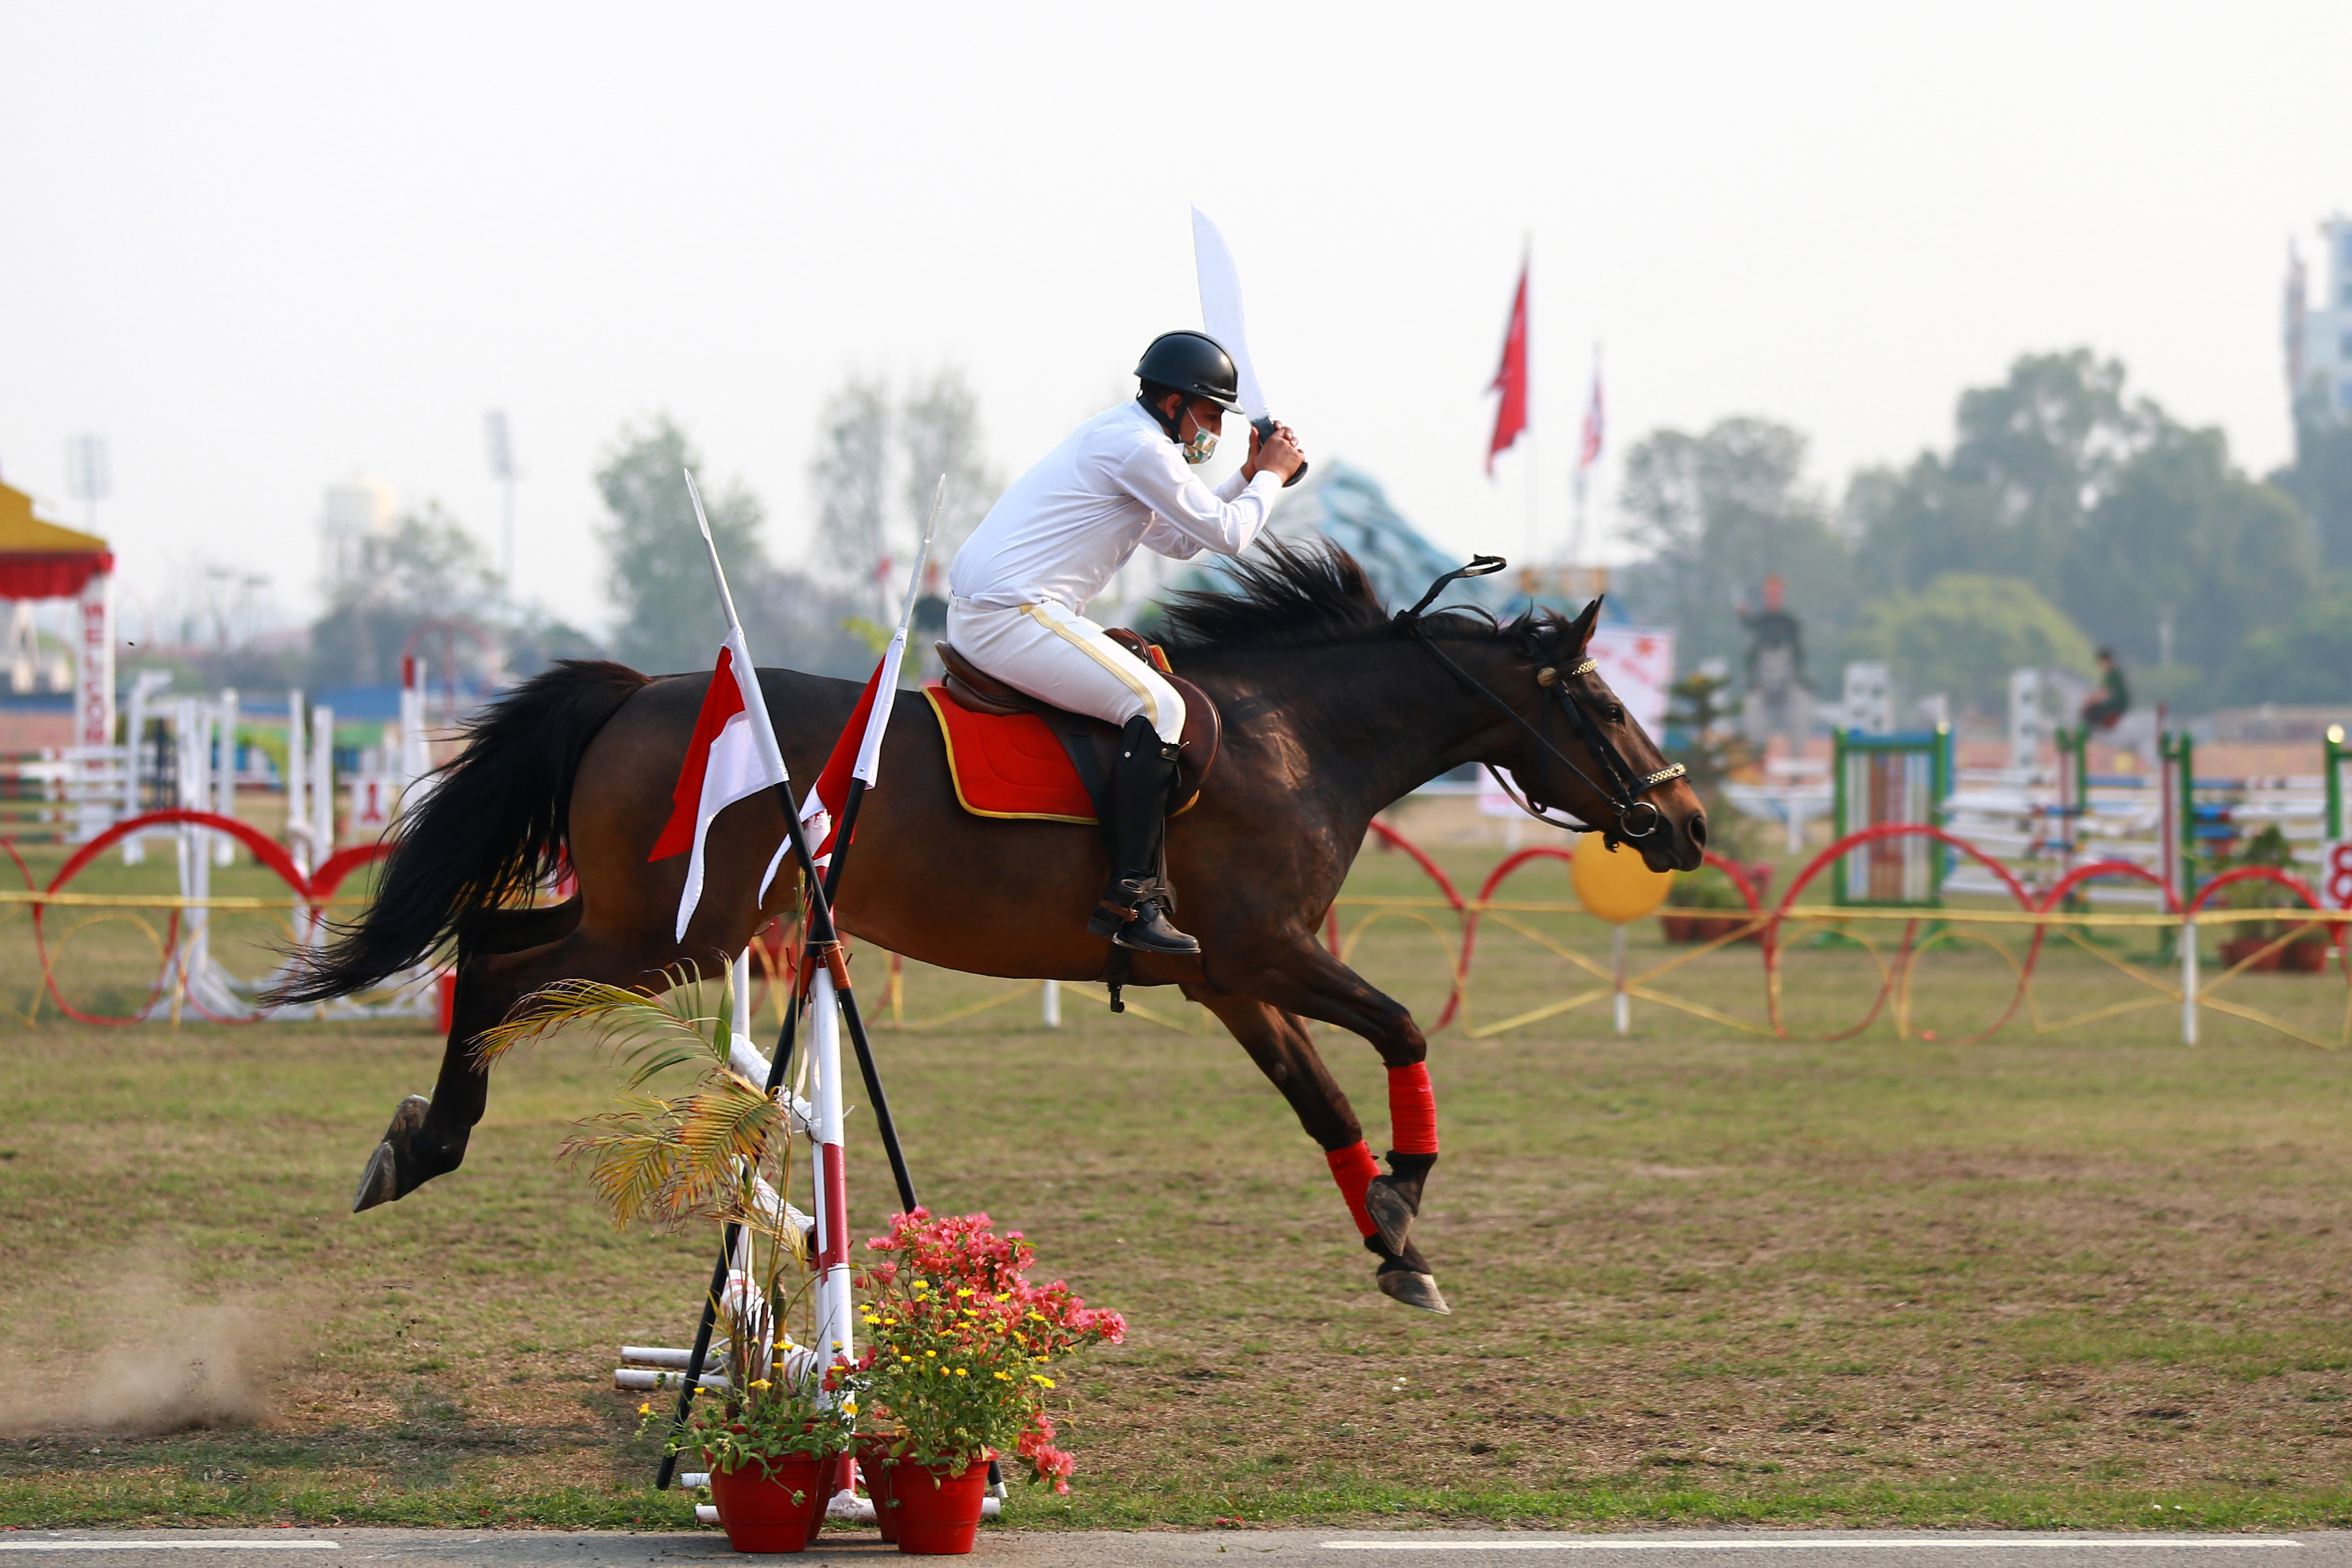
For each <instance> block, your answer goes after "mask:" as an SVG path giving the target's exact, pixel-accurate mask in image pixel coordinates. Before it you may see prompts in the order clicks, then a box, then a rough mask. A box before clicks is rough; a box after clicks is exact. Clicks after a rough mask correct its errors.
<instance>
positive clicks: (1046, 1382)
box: [1029, 1372, 1054, 1388]
mask: <svg viewBox="0 0 2352 1568" xmlns="http://www.w3.org/2000/svg"><path fill="white" fill-rule="evenodd" d="M1029 1381H1030V1382H1032V1383H1034V1384H1037V1386H1039V1387H1040V1388H1051V1387H1053V1386H1054V1380H1053V1379H1052V1378H1050V1377H1047V1376H1046V1375H1045V1373H1039V1372H1033V1373H1030V1374H1029Z"/></svg>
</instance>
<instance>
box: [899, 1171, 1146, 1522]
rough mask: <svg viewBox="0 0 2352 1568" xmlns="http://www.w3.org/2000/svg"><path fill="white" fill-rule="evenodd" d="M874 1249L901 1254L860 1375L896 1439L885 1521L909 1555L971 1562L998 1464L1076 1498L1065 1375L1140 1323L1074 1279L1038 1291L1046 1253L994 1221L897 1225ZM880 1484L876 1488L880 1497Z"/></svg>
mask: <svg viewBox="0 0 2352 1568" xmlns="http://www.w3.org/2000/svg"><path fill="white" fill-rule="evenodd" d="M866 1247H868V1248H869V1249H871V1250H873V1251H876V1252H881V1253H887V1254H890V1255H891V1256H890V1257H888V1258H885V1259H883V1260H881V1261H878V1262H877V1263H875V1264H874V1265H873V1266H871V1267H870V1268H868V1269H867V1270H866V1306H865V1309H864V1312H863V1317H864V1320H865V1329H866V1338H867V1348H866V1352H865V1354H864V1355H863V1357H862V1358H861V1359H860V1360H859V1362H858V1363H857V1372H856V1375H855V1377H854V1378H853V1380H852V1381H853V1383H854V1384H855V1386H856V1389H857V1391H858V1394H859V1396H860V1400H861V1403H862V1404H863V1405H864V1407H865V1408H866V1411H867V1412H868V1413H869V1415H870V1417H871V1418H873V1419H874V1420H875V1421H876V1422H877V1424H878V1425H880V1426H883V1427H884V1428H886V1429H887V1432H888V1434H889V1436H887V1439H884V1440H880V1441H878V1442H877V1443H876V1444H875V1450H874V1457H875V1458H879V1459H880V1460H881V1461H882V1464H881V1466H880V1469H881V1473H882V1476H883V1483H882V1488H881V1489H879V1490H877V1491H876V1492H875V1498H876V1510H877V1513H879V1512H882V1511H884V1510H888V1511H889V1512H890V1513H891V1514H892V1516H893V1518H894V1524H895V1533H896V1535H897V1538H898V1549H899V1550H900V1551H901V1552H920V1553H927V1554H947V1553H954V1552H970V1551H971V1549H972V1543H973V1540H974V1537H975V1535H976V1533H977V1531H978V1528H979V1524H980V1514H981V1501H982V1495H983V1492H984V1489H985V1488H986V1485H987V1478H988V1461H989V1460H990V1459H991V1458H994V1457H996V1455H997V1454H998V1453H999V1452H1000V1451H1001V1450H1003V1449H1007V1448H1010V1449H1012V1450H1013V1451H1014V1452H1016V1453H1017V1454H1019V1455H1020V1457H1021V1458H1024V1459H1025V1460H1027V1461H1028V1462H1029V1465H1030V1467H1031V1469H1032V1472H1033V1479H1036V1480H1041V1481H1044V1480H1050V1481H1051V1482H1052V1483H1053V1485H1054V1489H1055V1490H1056V1491H1059V1492H1066V1491H1068V1490H1069V1476H1070V1472H1071V1469H1072V1468H1073V1466H1072V1461H1071V1458H1070V1456H1069V1455H1068V1454H1067V1453H1066V1452H1064V1451H1063V1450H1062V1449H1060V1448H1059V1447H1055V1442H1054V1439H1055V1435H1056V1434H1055V1426H1054V1422H1053V1419H1052V1416H1051V1415H1050V1413H1049V1404H1050V1400H1051V1396H1052V1394H1053V1393H1054V1391H1055V1386H1056V1379H1055V1376H1054V1374H1053V1371H1052V1369H1053V1368H1054V1367H1055V1365H1056V1364H1057V1363H1060V1362H1062V1361H1063V1360H1065V1359H1066V1358H1067V1357H1069V1356H1071V1355H1073V1354H1075V1353H1076V1352H1079V1351H1082V1350H1085V1349H1087V1347H1089V1346H1092V1345H1097V1344H1117V1343H1118V1342H1120V1341H1121V1340H1122V1339H1123V1338H1125V1337H1126V1333H1127V1324H1126V1321H1124V1320H1123V1319H1121V1318H1120V1317H1119V1315H1118V1313H1117V1312H1108V1311H1101V1310H1095V1309H1092V1308H1089V1307H1088V1306H1087V1304H1086V1303H1085V1302H1084V1301H1083V1300H1080V1299H1079V1298H1078V1297H1077V1296H1076V1295H1074V1294H1073V1293H1072V1292H1071V1290H1070V1288H1069V1287H1068V1286H1067V1285H1066V1284H1065V1283H1063V1282H1062V1281H1061V1280H1058V1279H1057V1280H1055V1281H1054V1282H1053V1283H1052V1284H1050V1285H1043V1286H1039V1285H1033V1284H1031V1283H1030V1282H1029V1279H1028V1270H1029V1268H1030V1266H1031V1265H1032V1264H1033V1263H1034V1262H1035V1261H1036V1254H1035V1252H1034V1250H1033V1249H1032V1248H1031V1247H1030V1246H1029V1244H1028V1243H1027V1242H1026V1241H1025V1240H1024V1239H1023V1237H1022V1236H1021V1233H1020V1232H1019V1231H1008V1232H1006V1233H1004V1234H1003V1235H1002V1236H1000V1235H998V1234H997V1233H996V1232H995V1230H994V1229H993V1228H992V1226H991V1224H990V1221H989V1217H988V1216H987V1215H984V1214H973V1215H948V1216H944V1217H936V1218H935V1217H934V1216H932V1215H931V1214H930V1213H929V1211H927V1210H924V1209H917V1210H915V1211H914V1212H913V1213H911V1214H904V1215H897V1216H896V1217H895V1218H893V1220H892V1221H891V1226H890V1234H889V1235H888V1236H887V1237H875V1238H874V1239H872V1240H870V1241H868V1242H867V1243H866ZM870 1488H871V1483H870V1481H869V1489H870Z"/></svg>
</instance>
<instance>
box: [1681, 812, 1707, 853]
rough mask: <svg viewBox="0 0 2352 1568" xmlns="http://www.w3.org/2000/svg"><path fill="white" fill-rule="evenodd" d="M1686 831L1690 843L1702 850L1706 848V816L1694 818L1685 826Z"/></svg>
mask: <svg viewBox="0 0 2352 1568" xmlns="http://www.w3.org/2000/svg"><path fill="white" fill-rule="evenodd" d="M1684 831H1685V832H1686V833H1688V834H1689V835H1690V841H1691V842H1692V843H1693V844H1696V845H1697V846H1698V847H1700V848H1702V849H1704V848H1706V816H1705V815H1704V814H1702V815H1700V816H1694V817H1692V818H1691V819H1690V821H1688V822H1687V823H1685V824H1684Z"/></svg>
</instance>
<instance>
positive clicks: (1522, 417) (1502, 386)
mask: <svg viewBox="0 0 2352 1568" xmlns="http://www.w3.org/2000/svg"><path fill="white" fill-rule="evenodd" d="M1486 390H1488V391H1489V392H1500V393H1501V394H1502V395H1503V396H1502V400H1501V401H1500V402H1498V403H1497V404H1496V405H1495V435H1494V438H1493V439H1492V440H1490V441H1488V442H1487V443H1486V472H1487V474H1488V476H1489V477H1492V475H1493V474H1494V472H1495V456H1496V453H1498V452H1501V451H1503V450H1504V449H1506V448H1507V447H1509V446H1510V445H1511V444H1512V443H1513V442H1514V441H1517V439H1518V438H1519V433H1520V432H1521V431H1523V430H1525V429H1526V428H1527V427H1528V264H1527V263H1526V262H1525V261H1521V262H1520V263H1519V288H1518V292H1517V293H1516V294H1514V295H1512V296H1511V324H1510V327H1509V328H1508V329H1507V331H1505V332H1504V334H1503V363H1501V364H1500V365H1499V366H1497V367H1496V371H1495V379H1494V380H1493V381H1492V382H1491V383H1489V384H1488V385H1487V388H1486Z"/></svg>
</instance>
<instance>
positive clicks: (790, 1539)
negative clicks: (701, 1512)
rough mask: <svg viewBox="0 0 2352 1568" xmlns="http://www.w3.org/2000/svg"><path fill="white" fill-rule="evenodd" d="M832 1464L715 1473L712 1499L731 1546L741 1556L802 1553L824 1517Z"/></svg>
mask: <svg viewBox="0 0 2352 1568" xmlns="http://www.w3.org/2000/svg"><path fill="white" fill-rule="evenodd" d="M832 1469H833V1461H832V1460H831V1459H829V1458H827V1459H808V1458H787V1459H772V1460H771V1461H769V1468H768V1469H767V1470H765V1471H764V1472H763V1471H762V1470H761V1468H760V1466H759V1462H758V1461H757V1460H754V1461H753V1462H752V1463H751V1464H748V1465H743V1466H740V1467H738V1468H734V1469H731V1470H717V1469H714V1470H712V1471H711V1472H710V1500H711V1501H712V1502H714V1503H716V1504H717V1505H718V1506H719V1523H720V1524H722V1525H724V1526H725V1527H726V1530H727V1544H728V1545H730V1546H731V1547H733V1548H734V1549H735V1550H736V1551H738V1552H799V1551H803V1550H804V1549H805V1548H806V1547H807V1545H808V1542H809V1537H810V1536H811V1535H813V1534H814V1533H815V1531H814V1529H813V1528H812V1526H813V1521H815V1520H817V1519H819V1518H822V1517H823V1516H824V1502H825V1500H824V1484H823V1483H824V1480H825V1479H827V1477H828V1476H829V1475H830V1474H831V1472H832Z"/></svg>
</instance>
